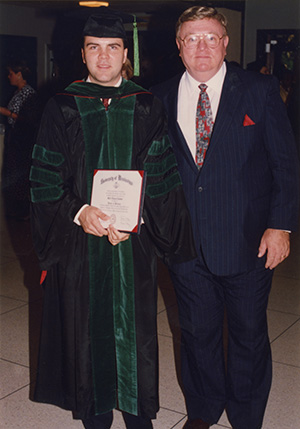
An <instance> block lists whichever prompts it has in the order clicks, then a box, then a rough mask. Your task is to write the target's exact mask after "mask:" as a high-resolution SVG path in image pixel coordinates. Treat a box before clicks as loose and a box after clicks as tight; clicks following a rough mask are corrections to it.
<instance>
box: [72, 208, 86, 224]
mask: <svg viewBox="0 0 300 429" xmlns="http://www.w3.org/2000/svg"><path fill="white" fill-rule="evenodd" d="M88 206H89V205H88V204H84V205H83V206H82V207H81V208H80V209H79V210H78V212H77V213H76V215H75V217H74V219H73V222H74V223H76V225H79V226H81V223H80V221H79V216H80V214H81V212H82V210H83V209H85V208H86V207H88Z"/></svg>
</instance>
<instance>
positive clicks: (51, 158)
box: [29, 145, 64, 203]
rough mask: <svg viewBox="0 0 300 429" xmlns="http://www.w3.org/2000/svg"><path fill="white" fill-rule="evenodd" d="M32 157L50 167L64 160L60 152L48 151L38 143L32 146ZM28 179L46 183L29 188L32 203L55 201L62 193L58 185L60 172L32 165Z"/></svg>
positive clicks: (60, 179)
mask: <svg viewBox="0 0 300 429" xmlns="http://www.w3.org/2000/svg"><path fill="white" fill-rule="evenodd" d="M32 158H33V159H35V160H38V161H39V162H42V163H43V164H45V165H46V166H47V165H49V166H51V167H58V166H60V165H61V164H62V163H63V162H64V157H63V155H62V154H61V153H59V152H53V151H49V150H47V149H45V148H44V147H42V146H40V145H35V146H34V149H33V153H32ZM29 179H30V181H31V182H35V183H39V184H42V185H46V186H38V187H32V188H31V189H30V194H31V201H32V202H33V203H38V202H44V201H56V200H58V199H59V198H60V197H61V196H62V194H63V190H62V188H61V186H60V185H61V184H62V183H63V180H62V178H61V176H60V174H59V173H57V172H55V171H50V170H48V169H46V168H42V167H36V166H34V165H33V166H32V167H31V169H30V176H29Z"/></svg>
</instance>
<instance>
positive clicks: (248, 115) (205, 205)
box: [153, 65, 299, 429]
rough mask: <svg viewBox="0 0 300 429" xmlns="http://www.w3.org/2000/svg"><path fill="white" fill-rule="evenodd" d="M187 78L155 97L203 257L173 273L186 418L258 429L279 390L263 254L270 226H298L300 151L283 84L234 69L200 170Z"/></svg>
mask: <svg viewBox="0 0 300 429" xmlns="http://www.w3.org/2000/svg"><path fill="white" fill-rule="evenodd" d="M180 77H181V76H176V77H174V78H173V79H171V80H170V81H168V82H166V83H164V84H161V85H158V86H156V87H154V88H153V93H154V94H156V95H157V96H158V97H159V98H161V99H162V101H163V103H164V106H165V108H166V110H167V114H168V120H169V130H168V133H169V137H170V140H171V143H172V145H173V148H174V152H175V155H176V157H177V162H178V168H179V172H180V174H181V178H182V183H183V187H184V191H185V196H186V201H187V204H188V206H189V209H190V214H191V220H192V224H193V229H194V238H195V243H196V245H197V251H198V260H197V261H191V262H188V263H183V264H178V265H173V266H171V276H172V280H173V283H174V287H175V291H176V295H177V301H178V307H179V318H180V326H181V330H182V379H183V385H184V393H185V399H186V404H187V411H188V415H189V418H191V419H195V418H201V419H202V420H204V421H206V422H208V423H210V424H214V423H217V421H218V419H219V417H220V415H221V414H222V411H223V410H224V408H226V411H227V415H228V418H229V421H230V423H231V424H232V426H233V427H234V428H235V429H259V428H261V425H262V420H263V415H264V410H265V406H266V402H267V399H268V393H269V389H270V385H271V371H272V369H271V358H270V346H269V339H268V330H267V321H266V308H267V302H268V295H269V291H270V287H271V280H272V271H270V270H266V269H265V268H264V262H265V258H262V259H259V258H257V253H258V247H259V243H260V239H261V237H262V235H263V232H264V231H265V229H267V228H275V229H283V230H291V231H293V230H295V229H297V226H298V225H297V224H298V215H299V166H298V155H297V151H296V146H295V144H294V141H293V136H292V131H291V127H290V124H289V121H288V118H287V114H286V108H285V106H284V104H283V103H282V101H281V98H280V95H279V86H278V83H277V81H276V79H274V78H273V77H271V76H263V75H261V74H259V73H249V72H245V71H243V70H242V69H239V68H235V67H231V66H230V65H227V74H226V77H225V81H224V85H223V89H222V95H221V99H220V104H219V109H218V112H217V116H216V119H215V124H214V128H213V133H212V136H211V139H210V144H209V147H208V150H207V153H206V157H205V161H204V164H203V167H202V168H201V170H200V171H199V170H198V168H197V166H196V164H195V162H194V160H193V158H192V155H191V153H190V150H189V149H188V146H187V144H186V142H185V139H184V137H183V134H182V132H181V130H180V128H179V126H178V123H177V92H178V85H179V81H180ZM224 308H226V311H227V320H228V356H227V359H228V360H227V372H225V369H224V352H223V341H222V340H223V315H224Z"/></svg>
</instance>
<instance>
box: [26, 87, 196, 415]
mask: <svg viewBox="0 0 300 429" xmlns="http://www.w3.org/2000/svg"><path fill="white" fill-rule="evenodd" d="M103 97H107V98H111V103H110V105H109V108H108V110H107V111H106V110H105V108H104V106H103V103H102V101H101V98H103ZM99 168H104V169H123V170H124V169H125V170H126V169H133V170H144V171H146V172H147V184H146V191H145V201H144V209H143V214H142V216H143V220H144V223H143V225H142V227H141V232H140V234H139V235H138V234H132V235H131V236H130V238H129V239H128V240H127V241H124V242H122V243H120V244H118V245H117V246H112V245H111V244H110V243H109V242H108V240H107V238H106V237H102V238H100V237H95V236H92V235H89V234H86V233H85V232H84V231H83V229H82V228H81V227H80V226H78V225H77V224H75V223H74V221H73V220H74V217H75V215H76V213H77V212H78V210H79V209H80V208H81V207H82V205H83V204H89V202H90V197H91V187H92V177H93V171H94V169H99ZM31 182H32V189H31V195H32V229H33V240H34V244H35V249H36V252H37V254H38V257H39V260H40V266H41V269H42V270H43V271H44V274H46V272H47V275H46V277H45V279H44V281H43V286H44V307H43V308H44V310H43V321H42V331H41V340H40V355H39V365H38V374H37V383H36V390H35V400H36V401H38V402H45V403H51V404H55V405H58V406H60V407H62V408H64V409H68V410H72V411H73V414H74V416H75V417H76V418H81V419H83V418H87V417H89V416H90V415H92V414H101V413H105V412H108V411H110V410H112V409H113V408H118V409H120V410H123V411H126V412H128V413H131V414H134V415H142V416H146V417H148V418H155V416H156V412H157V411H158V408H159V404H158V359H157V358H158V356H157V332H156V331H157V329H156V328H157V327H156V312H157V311H156V303H157V284H156V270H157V268H156V258H157V256H159V257H162V258H163V259H164V261H165V262H166V263H168V262H169V261H172V262H174V261H175V262H176V261H177V262H178V263H180V262H183V261H186V260H189V259H192V258H194V257H195V252H194V246H193V239H192V232H191V227H190V220H189V214H188V211H187V208H186V205H185V199H184V195H183V190H182V187H181V181H180V177H179V174H178V171H177V166H176V161H175V157H174V154H173V151H172V149H171V146H170V144H169V140H168V137H167V136H166V121H165V115H164V112H163V109H162V105H161V103H160V101H159V100H158V99H157V98H155V97H154V96H153V95H151V94H150V93H149V92H148V91H145V90H143V89H142V88H140V87H138V86H137V85H135V84H134V83H132V82H130V81H129V82H127V81H125V80H123V82H122V84H121V86H120V87H119V88H110V87H102V86H99V85H95V84H91V83H86V82H75V83H74V84H72V85H70V86H69V87H68V88H67V89H66V92H65V93H64V94H60V95H56V96H55V97H54V98H53V99H51V100H50V101H49V103H48V105H47V107H46V109H45V112H44V115H43V119H42V123H41V127H40V132H39V136H38V140H37V144H36V146H35V148H34V151H33V166H32V169H31Z"/></svg>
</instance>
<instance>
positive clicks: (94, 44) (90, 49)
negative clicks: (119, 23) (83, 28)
mask: <svg viewBox="0 0 300 429" xmlns="http://www.w3.org/2000/svg"><path fill="white" fill-rule="evenodd" d="M81 54H82V61H83V62H84V63H85V64H86V66H87V69H88V72H89V78H90V80H91V82H93V83H97V84H98V85H103V86H114V85H115V84H116V83H118V81H119V79H120V76H121V70H122V66H123V63H124V62H125V60H126V58H127V49H124V42H123V40H122V39H119V38H99V37H92V36H85V39H84V46H83V49H82V50H81Z"/></svg>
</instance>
